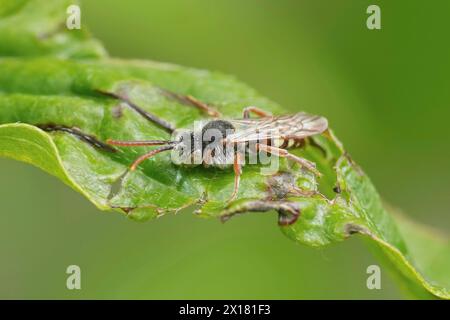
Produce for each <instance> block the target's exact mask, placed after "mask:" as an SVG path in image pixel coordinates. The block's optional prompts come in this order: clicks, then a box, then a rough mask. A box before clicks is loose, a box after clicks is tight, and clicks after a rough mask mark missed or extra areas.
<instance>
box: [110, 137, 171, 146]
mask: <svg viewBox="0 0 450 320" xmlns="http://www.w3.org/2000/svg"><path fill="white" fill-rule="evenodd" d="M106 143H107V144H110V145H113V146H121V147H144V146H162V145H166V144H167V145H171V144H174V143H176V141H168V140H142V141H121V140H113V139H107V140H106Z"/></svg>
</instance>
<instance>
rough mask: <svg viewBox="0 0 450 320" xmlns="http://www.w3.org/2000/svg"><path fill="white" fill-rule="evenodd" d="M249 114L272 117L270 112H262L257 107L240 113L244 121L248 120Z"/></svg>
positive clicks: (245, 109) (251, 107)
mask: <svg viewBox="0 0 450 320" xmlns="http://www.w3.org/2000/svg"><path fill="white" fill-rule="evenodd" d="M250 112H251V113H254V114H256V115H257V116H258V117H270V116H272V114H271V113H270V112H267V111H264V110H262V109H260V108H258V107H254V106H250V107H247V108H244V111H243V112H242V117H243V118H244V119H248V118H250Z"/></svg>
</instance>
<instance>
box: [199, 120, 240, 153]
mask: <svg viewBox="0 0 450 320" xmlns="http://www.w3.org/2000/svg"><path fill="white" fill-rule="evenodd" d="M233 131H234V127H233V125H232V124H231V123H230V122H228V121H226V120H213V121H209V122H208V123H206V124H205V125H204V126H203V128H202V148H203V149H204V148H206V146H207V145H209V144H210V143H212V142H217V139H218V138H219V139H224V138H225V137H226V136H227V135H228V134H230V133H232V132H233Z"/></svg>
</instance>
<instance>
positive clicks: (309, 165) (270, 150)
mask: <svg viewBox="0 0 450 320" xmlns="http://www.w3.org/2000/svg"><path fill="white" fill-rule="evenodd" d="M256 150H263V151H266V152H268V153H270V154H273V155H276V156H278V157H283V158H286V159H290V160H293V161H295V162H297V163H298V164H300V165H301V166H302V167H304V168H306V169H308V170H309V171H311V172H313V173H314V174H315V175H317V176H319V177H320V176H321V175H322V174H321V173H320V172H319V171H318V170H317V169H316V165H315V163H314V162H311V161H308V160H306V159H303V158H300V157H297V156H296V155H293V154H291V153H289V152H288V151H287V150H285V149H281V148H277V147H274V146H268V145H265V144H261V143H257V144H256Z"/></svg>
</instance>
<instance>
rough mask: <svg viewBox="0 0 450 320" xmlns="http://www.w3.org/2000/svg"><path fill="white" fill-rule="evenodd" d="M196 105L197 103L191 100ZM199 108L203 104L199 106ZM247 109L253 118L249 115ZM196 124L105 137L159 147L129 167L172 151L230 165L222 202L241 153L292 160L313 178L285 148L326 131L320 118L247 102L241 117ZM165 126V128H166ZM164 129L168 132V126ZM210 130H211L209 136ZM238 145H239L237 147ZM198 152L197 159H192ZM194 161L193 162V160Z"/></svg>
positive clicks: (309, 165) (306, 164) (185, 159)
mask: <svg viewBox="0 0 450 320" xmlns="http://www.w3.org/2000/svg"><path fill="white" fill-rule="evenodd" d="M196 103H198V102H197V101H196ZM201 107H202V109H205V106H204V105H201ZM251 113H253V114H255V115H256V116H257V117H256V118H251V117H250V114H251ZM197 127H198V128H196V129H194V130H191V129H178V130H175V131H174V132H173V135H172V136H173V139H172V140H145V141H120V140H112V139H108V140H107V143H108V144H111V145H115V146H123V147H130V146H159V147H158V148H155V149H153V150H151V151H150V152H148V153H145V154H143V155H142V156H140V157H138V158H137V159H136V160H135V161H134V162H133V163H132V164H131V167H130V169H131V170H135V169H136V168H137V166H138V165H139V164H140V163H141V162H143V161H144V160H146V159H148V158H151V157H153V156H155V155H157V154H159V153H161V152H165V151H170V150H172V151H173V152H174V153H175V154H177V155H179V156H181V158H178V159H179V160H181V161H176V162H175V164H188V165H189V164H191V165H203V166H205V167H219V168H227V167H229V166H232V167H233V170H234V174H235V179H234V190H233V193H232V195H231V197H230V199H229V200H228V202H231V201H233V200H234V199H235V198H236V196H237V194H238V191H239V183H240V177H241V173H242V166H243V164H244V162H245V156H246V154H248V153H250V152H261V151H262V152H265V153H267V154H269V155H274V156H276V157H282V158H286V159H289V160H292V161H294V162H296V163H298V164H299V165H300V166H302V167H303V168H305V169H307V170H309V171H311V172H312V173H314V174H315V175H317V176H320V175H321V174H320V172H319V171H318V170H317V169H316V165H315V163H313V162H311V161H309V160H306V159H304V158H301V157H298V156H296V155H294V154H292V153H290V152H289V151H288V150H289V149H292V148H296V147H299V146H302V145H303V143H304V141H305V138H307V137H310V136H313V135H317V134H321V133H323V132H324V131H325V130H327V129H328V121H327V119H326V118H324V117H321V116H316V115H310V114H307V113H304V112H299V113H296V114H292V115H282V116H273V115H271V114H270V113H268V112H266V111H264V110H262V109H260V108H257V107H254V106H250V107H247V108H245V109H244V110H243V116H242V118H241V119H220V118H217V119H213V120H209V121H205V122H203V123H202V124H201V125H200V126H197ZM169 129H170V128H169ZM169 131H170V130H169ZM211 132H213V133H214V134H211ZM238 146H241V147H242V148H238ZM198 155H200V157H197V156H198ZM196 157H197V159H200V161H195V159H196Z"/></svg>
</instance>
